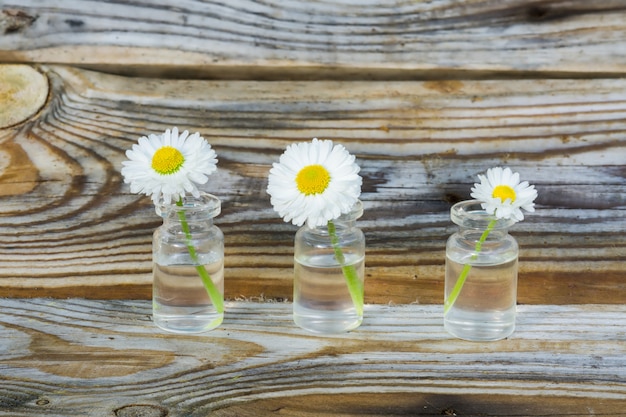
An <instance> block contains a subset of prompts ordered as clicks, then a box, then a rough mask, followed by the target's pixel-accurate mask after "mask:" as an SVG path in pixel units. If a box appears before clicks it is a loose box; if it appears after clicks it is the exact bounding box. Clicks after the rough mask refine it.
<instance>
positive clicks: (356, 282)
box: [328, 220, 363, 316]
mask: <svg viewBox="0 0 626 417" xmlns="http://www.w3.org/2000/svg"><path fill="white" fill-rule="evenodd" d="M328 234H329V235H330V243H331V244H332V245H333V251H334V252H335V259H337V262H339V264H340V265H341V271H342V272H343V276H344V277H345V278H346V283H347V284H348V291H350V297H351V298H352V303H354V307H355V308H356V312H357V314H358V315H359V316H362V315H363V283H362V282H361V280H360V279H359V276H358V274H357V272H356V269H355V268H354V265H346V264H345V263H346V258H345V256H343V252H342V251H341V247H340V246H339V238H338V237H337V231H336V229H335V224H334V223H333V221H332V220H329V221H328Z"/></svg>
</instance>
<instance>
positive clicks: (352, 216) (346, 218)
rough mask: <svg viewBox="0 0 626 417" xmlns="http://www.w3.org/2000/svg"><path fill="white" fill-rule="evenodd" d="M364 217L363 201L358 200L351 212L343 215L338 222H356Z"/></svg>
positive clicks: (338, 218)
mask: <svg viewBox="0 0 626 417" xmlns="http://www.w3.org/2000/svg"><path fill="white" fill-rule="evenodd" d="M362 215H363V203H362V202H361V200H356V203H354V205H353V206H352V207H351V208H350V210H349V211H348V212H346V213H343V214H342V215H340V216H339V217H337V220H338V221H341V222H351V221H355V220H356V219H358V218H359V217H361V216H362Z"/></svg>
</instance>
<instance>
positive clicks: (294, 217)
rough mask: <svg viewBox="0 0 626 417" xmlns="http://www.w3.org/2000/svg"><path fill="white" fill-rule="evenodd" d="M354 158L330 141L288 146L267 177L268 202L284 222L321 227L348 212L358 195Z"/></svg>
mask: <svg viewBox="0 0 626 417" xmlns="http://www.w3.org/2000/svg"><path fill="white" fill-rule="evenodd" d="M354 160H355V157H354V156H353V155H350V153H349V152H348V151H347V150H346V148H344V147H343V146H342V145H333V142H332V141H331V140H318V139H317V138H315V139H313V141H312V142H304V143H297V144H292V145H289V146H288V147H287V149H286V150H285V152H284V153H283V154H282V155H281V157H280V160H279V163H274V164H273V167H272V169H271V170H270V174H269V178H268V186H267V192H268V194H269V195H270V196H271V203H272V205H273V206H274V209H275V210H276V211H277V212H278V214H279V215H280V216H281V217H283V219H284V220H285V221H286V222H289V221H291V223H293V224H294V225H296V226H302V225H303V224H304V223H305V222H306V223H307V225H308V226H309V227H316V226H323V225H326V224H327V223H328V221H329V220H334V219H336V218H337V217H339V216H340V215H342V214H345V213H347V212H349V211H350V209H351V208H352V206H353V205H354V204H355V203H356V202H357V200H358V198H359V196H360V194H361V183H362V179H361V177H360V176H359V175H358V173H359V170H360V168H359V166H358V165H357V164H356V163H355V162H354Z"/></svg>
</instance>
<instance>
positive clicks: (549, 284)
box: [0, 66, 626, 304]
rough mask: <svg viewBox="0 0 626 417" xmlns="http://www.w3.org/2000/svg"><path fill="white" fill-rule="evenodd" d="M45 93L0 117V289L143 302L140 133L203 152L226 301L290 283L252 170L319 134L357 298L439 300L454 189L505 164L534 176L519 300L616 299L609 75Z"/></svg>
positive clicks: (620, 160) (159, 82)
mask: <svg viewBox="0 0 626 417" xmlns="http://www.w3.org/2000/svg"><path fill="white" fill-rule="evenodd" d="M41 71H42V72H43V73H44V74H45V75H46V76H47V77H48V79H49V81H50V85H51V97H50V100H49V102H48V103H47V104H46V105H45V107H44V108H43V109H42V110H41V111H40V112H39V113H37V114H36V115H34V116H33V118H31V119H30V120H27V121H25V122H23V123H21V124H19V125H14V126H10V127H6V128H4V129H2V130H1V131H0V143H1V145H2V148H1V153H0V155H2V159H1V160H2V161H3V162H4V163H3V165H2V166H1V170H0V172H1V175H0V195H1V198H2V205H1V206H0V237H1V239H0V295H1V296H26V297H30V296H58V297H64V296H79V297H89V298H137V297H139V298H148V297H150V285H151V276H150V271H151V235H152V232H153V230H154V228H156V227H157V226H158V225H159V224H160V219H159V218H158V217H157V216H156V215H155V214H154V210H153V207H152V205H151V203H150V200H149V199H148V198H140V197H137V196H135V195H132V194H130V193H129V189H128V186H127V185H125V184H123V183H122V180H121V177H120V174H119V170H120V168H121V161H122V160H123V159H124V158H125V156H124V151H125V150H126V149H128V148H129V147H130V146H131V144H132V143H134V142H135V141H136V140H137V138H138V137H139V136H141V135H144V134H147V133H149V132H155V131H156V132H159V131H162V130H164V129H165V128H168V127H171V126H175V125H176V126H179V127H180V128H181V129H189V130H191V131H192V132H193V131H200V132H201V133H202V134H203V135H204V137H205V138H206V139H207V140H208V141H209V142H210V143H211V144H212V145H213V146H214V148H215V149H216V151H217V153H218V159H219V164H218V168H219V171H218V173H217V174H216V175H214V176H213V177H212V178H211V181H210V182H209V184H208V186H207V187H206V189H207V190H208V191H210V192H212V193H215V194H217V195H219V196H220V197H221V198H222V200H223V212H222V214H221V215H220V216H219V217H218V218H217V219H216V223H217V224H218V226H220V227H221V228H222V229H223V231H224V233H225V235H226V248H227V249H226V296H227V298H230V299H233V298H237V297H244V298H246V297H247V298H251V297H252V298H254V297H267V298H289V297H291V281H292V265H293V261H292V256H293V236H294V234H295V231H296V228H295V227H294V226H291V225H289V224H284V223H283V222H282V220H281V219H280V218H278V216H277V214H276V213H275V212H274V211H273V210H272V208H271V206H270V203H269V197H268V195H267V194H266V192H265V188H266V185H267V173H268V170H269V168H270V165H271V163H272V162H274V161H277V160H278V157H279V155H280V154H281V153H282V151H283V150H284V148H285V147H286V146H287V145H288V144H289V143H292V142H294V141H300V140H309V139H310V138H312V137H320V138H332V139H334V140H336V141H337V142H339V143H343V144H344V145H345V146H347V147H348V149H349V150H350V151H351V152H353V153H354V154H355V155H356V156H357V160H358V163H359V164H360V165H361V167H362V172H361V173H362V175H363V177H364V181H363V195H362V199H363V201H364V206H365V214H364V216H363V218H362V220H361V221H360V226H361V227H362V229H363V230H364V232H365V235H366V239H367V255H366V256H367V261H366V265H367V272H366V274H367V275H366V300H367V301H368V302H377V303H387V302H390V301H391V302H395V303H412V302H420V303H440V302H441V300H442V294H443V288H442V286H443V261H444V245H445V240H446V238H447V237H448V236H449V235H450V234H451V233H452V232H453V231H454V230H455V228H454V227H453V225H452V223H451V222H450V220H449V208H450V205H451V204H452V203H453V202H456V201H459V200H462V199H467V198H469V189H470V187H471V185H472V184H473V182H474V181H476V175H477V174H478V173H481V172H484V170H485V169H486V168H487V167H490V166H494V165H497V164H506V165H508V166H511V167H513V168H514V169H515V170H516V171H519V172H520V173H521V175H522V177H523V178H524V179H526V180H528V181H530V182H531V183H533V184H535V185H536V187H537V189H538V191H539V198H538V200H537V203H538V206H537V209H538V210H537V212H536V213H534V214H530V215H528V216H527V219H526V220H525V221H524V222H521V223H519V224H517V225H516V226H515V227H514V228H513V230H512V233H513V234H514V236H515V237H516V238H517V239H518V241H519V243H520V245H521V247H522V249H521V252H520V256H521V264H520V268H521V269H520V291H519V300H520V302H521V303H540V304H541V303H544V304H546V303H556V304H567V303H624V302H625V301H626V296H625V295H624V291H623V289H624V282H625V275H624V270H623V266H624V261H625V260H626V255H625V251H626V250H625V248H626V237H625V235H624V233H623V232H624V225H625V220H626V210H625V207H626V183H625V181H624V179H625V178H626V169H625V167H624V160H625V159H626V140H625V137H626V136H625V135H626V95H625V92H626V80H618V79H616V80H607V79H598V80H586V81H580V80H517V81H507V82H506V83H503V82H499V81H463V82H461V81H438V82H435V81H425V82H371V81H370V82H345V81H338V82H335V81H317V82H311V81H306V82H305V81H302V82H300V81H298V82H296V81H293V82H260V83H259V82H253V81H249V82H248V81H220V82H217V81H201V80H199V81H183V80H163V79H147V78H139V79H138V78H126V77H122V76H114V75H106V74H103V73H99V72H91V71H85V70H79V69H76V68H71V67H63V66H51V67H48V66H46V67H42V68H41Z"/></svg>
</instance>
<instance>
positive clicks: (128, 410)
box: [114, 404, 169, 417]
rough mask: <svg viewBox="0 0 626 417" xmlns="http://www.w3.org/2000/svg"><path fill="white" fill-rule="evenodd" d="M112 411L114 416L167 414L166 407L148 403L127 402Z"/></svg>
mask: <svg viewBox="0 0 626 417" xmlns="http://www.w3.org/2000/svg"><path fill="white" fill-rule="evenodd" d="M114 412H115V416H116V417H167V416H168V414H169V412H168V411H167V409H165V408H163V407H159V406H157V405H149V404H129V405H125V406H124V407H120V408H118V409H116V410H115V411H114Z"/></svg>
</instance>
